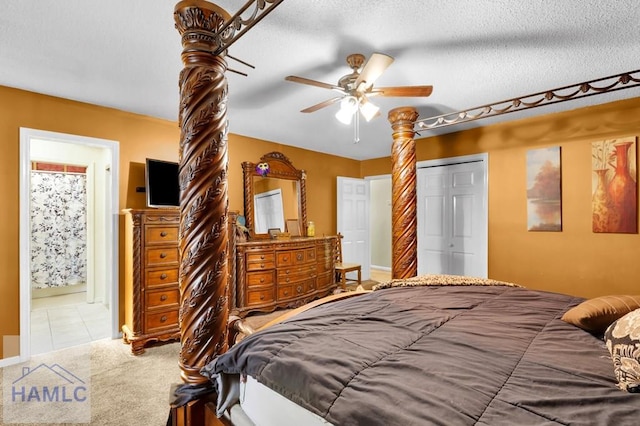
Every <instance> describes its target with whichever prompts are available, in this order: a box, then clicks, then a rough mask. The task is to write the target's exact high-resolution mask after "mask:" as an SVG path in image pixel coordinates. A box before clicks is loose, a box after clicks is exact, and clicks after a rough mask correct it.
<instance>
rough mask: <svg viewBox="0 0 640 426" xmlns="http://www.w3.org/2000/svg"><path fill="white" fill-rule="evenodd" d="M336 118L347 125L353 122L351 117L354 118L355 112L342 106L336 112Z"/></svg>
mask: <svg viewBox="0 0 640 426" xmlns="http://www.w3.org/2000/svg"><path fill="white" fill-rule="evenodd" d="M336 118H337V119H338V121H339V122H341V123H343V124H346V125H347V126H348V125H349V124H351V119H352V118H353V112H351V111H349V110H346V109H344V108H340V109H339V110H338V112H336Z"/></svg>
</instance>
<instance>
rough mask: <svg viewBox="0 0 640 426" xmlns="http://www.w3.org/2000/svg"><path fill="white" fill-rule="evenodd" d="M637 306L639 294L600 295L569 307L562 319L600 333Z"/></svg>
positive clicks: (639, 300) (638, 304) (639, 299)
mask: <svg viewBox="0 0 640 426" xmlns="http://www.w3.org/2000/svg"><path fill="white" fill-rule="evenodd" d="M638 308H640V295H635V296H630V295H619V296H601V297H596V298H594V299H589V300H585V301H584V302H582V303H581V304H579V305H578V306H574V307H573V308H571V309H569V310H568V311H567V312H565V314H564V315H563V316H562V320H563V321H565V322H568V323H569V324H573V325H575V326H577V327H580V328H582V329H583V330H587V331H590V332H592V333H597V334H600V335H601V334H602V333H604V331H605V330H606V329H607V327H609V326H610V325H611V323H613V322H614V321H615V320H617V319H618V318H620V317H622V316H623V315H626V314H628V313H629V312H631V311H633V310H635V309H638Z"/></svg>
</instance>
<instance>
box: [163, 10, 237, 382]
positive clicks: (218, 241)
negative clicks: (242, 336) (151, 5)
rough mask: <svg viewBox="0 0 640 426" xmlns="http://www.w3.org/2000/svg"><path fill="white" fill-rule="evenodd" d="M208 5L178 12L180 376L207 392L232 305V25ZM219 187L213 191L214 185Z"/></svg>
mask: <svg viewBox="0 0 640 426" xmlns="http://www.w3.org/2000/svg"><path fill="white" fill-rule="evenodd" d="M229 17H230V16H229V15H228V14H227V13H226V12H225V11H224V10H222V9H221V8H219V7H217V6H215V5H214V4H212V3H208V2H205V1H197V0H192V1H183V2H180V3H178V4H177V5H176V8H175V19H176V28H177V29H178V31H179V32H180V34H181V35H182V46H183V51H182V61H183V62H184V65H185V67H184V69H183V70H182V72H181V73H180V111H179V113H180V115H179V125H180V128H181V134H180V276H179V283H180V333H181V346H182V347H181V351H180V360H179V364H180V368H181V369H182V373H181V376H182V379H183V381H184V382H185V383H190V384H199V383H204V382H206V381H207V379H206V378H205V377H203V376H201V375H200V373H199V371H200V368H202V367H204V366H205V365H206V364H207V363H208V362H209V361H211V359H213V357H215V356H216V355H218V354H220V353H223V352H224V351H225V350H226V332H227V318H228V315H229V311H228V300H227V295H226V288H227V281H228V278H227V276H228V264H227V258H228V254H227V246H228V241H229V239H228V238H229V237H228V229H227V214H228V189H227V167H228V166H227V162H228V160H227V110H226V98H227V79H226V77H225V74H224V73H225V71H226V69H227V65H226V62H225V60H224V58H223V57H222V55H220V56H213V54H212V53H210V52H212V51H215V47H216V44H215V41H214V38H213V34H214V33H215V32H216V31H217V30H218V29H219V28H220V27H221V26H222V25H223V24H224V23H225V21H226V20H228V19H229ZM212 183H213V185H212Z"/></svg>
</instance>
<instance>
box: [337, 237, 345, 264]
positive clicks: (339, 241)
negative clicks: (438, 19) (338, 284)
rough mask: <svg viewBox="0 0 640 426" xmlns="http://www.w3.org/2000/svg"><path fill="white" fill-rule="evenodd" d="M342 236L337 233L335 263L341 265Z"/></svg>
mask: <svg viewBox="0 0 640 426" xmlns="http://www.w3.org/2000/svg"><path fill="white" fill-rule="evenodd" d="M343 238H344V235H342V234H341V233H339V232H338V238H336V263H342V239H343Z"/></svg>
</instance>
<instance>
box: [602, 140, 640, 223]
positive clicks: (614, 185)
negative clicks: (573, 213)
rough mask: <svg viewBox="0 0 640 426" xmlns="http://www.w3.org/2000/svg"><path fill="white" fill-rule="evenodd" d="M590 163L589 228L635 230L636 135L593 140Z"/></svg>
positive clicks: (636, 213)
mask: <svg viewBox="0 0 640 426" xmlns="http://www.w3.org/2000/svg"><path fill="white" fill-rule="evenodd" d="M591 164H592V173H591V188H592V199H591V210H592V217H593V219H592V229H593V232H597V233H601V232H611V233H627V234H636V233H637V232H638V202H637V198H638V188H637V168H636V138H635V137H628V138H621V139H611V140H603V141H598V142H593V143H592V144H591Z"/></svg>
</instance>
